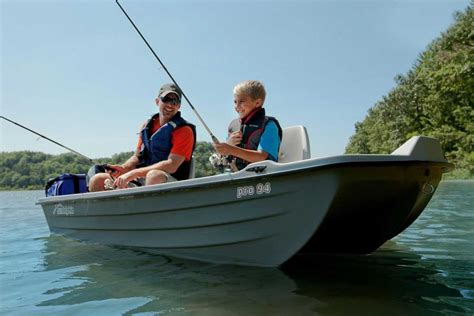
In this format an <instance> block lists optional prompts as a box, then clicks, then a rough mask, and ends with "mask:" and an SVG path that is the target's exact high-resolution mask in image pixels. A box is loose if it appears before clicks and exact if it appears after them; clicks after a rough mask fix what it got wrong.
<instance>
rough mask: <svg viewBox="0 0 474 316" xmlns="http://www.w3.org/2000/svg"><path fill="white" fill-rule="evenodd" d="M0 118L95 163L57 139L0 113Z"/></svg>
mask: <svg viewBox="0 0 474 316" xmlns="http://www.w3.org/2000/svg"><path fill="white" fill-rule="evenodd" d="M0 118H2V119H4V120H6V121H8V122H10V123H13V124H15V125H17V126H20V127H21V128H24V129H26V130H27V131H29V132H31V133H33V134H36V135H38V136H39V137H42V138H44V139H46V140H49V141H50V142H52V143H55V144H56V145H59V146H61V147H62V148H65V149H67V150H69V151H70V152H72V153H74V154H76V155H78V156H80V157H82V158H85V159H87V160H89V162H92V163H96V162H95V161H94V160H92V159H91V158H89V157H87V156H84V155H83V154H81V153H79V152H77V151H75V150H74V149H72V148H69V147H67V146H64V145H63V144H61V143H58V142H57V141H55V140H52V139H51V138H49V137H46V136H44V135H41V134H40V133H38V132H35V131H34V130H32V129H29V128H28V127H26V126H23V125H21V124H20V123H17V122H15V121H12V120H10V119H8V118H6V117H5V116H2V115H0Z"/></svg>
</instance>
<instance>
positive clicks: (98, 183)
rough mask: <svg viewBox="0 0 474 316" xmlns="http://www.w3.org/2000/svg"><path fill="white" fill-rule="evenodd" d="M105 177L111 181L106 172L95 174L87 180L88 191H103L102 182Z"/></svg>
mask: <svg viewBox="0 0 474 316" xmlns="http://www.w3.org/2000/svg"><path fill="white" fill-rule="evenodd" d="M107 179H110V180H111V181H113V180H112V177H111V176H110V175H109V174H108V173H97V174H95V175H94V176H93V177H92V178H91V179H90V181H89V192H97V191H104V190H105V188H104V182H105V180H107Z"/></svg>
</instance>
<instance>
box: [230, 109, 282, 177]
mask: <svg viewBox="0 0 474 316" xmlns="http://www.w3.org/2000/svg"><path fill="white" fill-rule="evenodd" d="M269 121H272V122H274V123H275V124H276V126H277V128H278V136H279V137H280V142H281V140H282V137H283V131H282V129H281V126H280V123H278V121H277V119H276V118H274V117H271V116H265V109H264V108H260V109H257V110H256V111H254V112H252V113H250V114H249V115H248V116H247V117H246V118H244V119H235V120H233V121H232V122H230V124H229V136H230V134H231V133H233V132H236V131H239V130H240V131H241V132H242V141H241V142H240V144H239V145H237V146H238V147H241V148H245V149H251V150H257V149H258V145H259V144H260V138H261V137H262V133H263V131H264V130H265V126H267V124H268V122H269ZM273 158H274V159H278V157H273ZM235 163H236V166H237V168H238V169H239V170H242V169H243V168H245V167H246V166H247V165H248V164H249V162H248V161H246V160H243V159H240V158H236V161H235Z"/></svg>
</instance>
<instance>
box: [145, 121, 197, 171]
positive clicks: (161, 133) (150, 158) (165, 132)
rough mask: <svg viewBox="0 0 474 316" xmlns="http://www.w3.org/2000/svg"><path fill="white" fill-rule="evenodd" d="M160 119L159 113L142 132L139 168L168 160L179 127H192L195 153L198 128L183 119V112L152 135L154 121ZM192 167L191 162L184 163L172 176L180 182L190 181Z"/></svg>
mask: <svg viewBox="0 0 474 316" xmlns="http://www.w3.org/2000/svg"><path fill="white" fill-rule="evenodd" d="M158 119H159V113H157V114H155V115H153V116H152V117H151V118H150V119H149V120H148V122H147V123H146V125H145V127H144V128H143V129H142V130H141V132H140V134H141V138H142V150H141V152H140V155H139V159H140V163H139V165H138V166H139V167H143V166H150V165H152V164H155V163H157V162H160V161H163V160H166V159H168V156H169V154H170V152H171V148H172V147H173V144H172V142H171V134H172V132H173V131H174V130H175V129H177V128H178V127H182V126H189V127H191V129H192V131H193V136H194V143H193V151H194V148H195V146H196V126H194V125H193V124H191V123H189V122H187V121H186V120H185V119H183V118H182V117H181V112H177V113H176V114H175V116H173V118H172V119H171V120H170V121H169V122H168V123H166V124H164V125H163V126H161V127H160V128H159V129H158V130H157V131H156V132H155V133H153V134H151V132H152V128H153V121H154V120H158ZM190 165H191V164H190V161H186V160H185V161H183V163H182V164H181V166H179V168H178V170H177V171H176V172H175V173H173V174H171V175H172V176H173V177H175V178H176V179H178V180H185V179H188V177H189V168H190Z"/></svg>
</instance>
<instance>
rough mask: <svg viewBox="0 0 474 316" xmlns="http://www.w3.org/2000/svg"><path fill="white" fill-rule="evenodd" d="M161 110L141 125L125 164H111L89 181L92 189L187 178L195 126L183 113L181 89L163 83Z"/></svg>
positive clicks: (158, 100)
mask: <svg viewBox="0 0 474 316" xmlns="http://www.w3.org/2000/svg"><path fill="white" fill-rule="evenodd" d="M155 102H156V105H157V106H158V109H159V112H158V113H157V114H155V115H153V116H152V117H151V118H150V119H149V120H148V121H147V122H146V123H145V124H144V125H143V127H142V130H141V131H140V136H139V139H138V145H137V149H136V151H135V153H134V154H133V155H132V156H131V157H130V158H129V159H128V160H127V161H126V162H125V163H124V164H123V165H108V166H107V167H106V169H108V172H105V173H98V174H96V175H94V176H93V177H92V178H91V179H90V181H89V191H91V192H94V191H103V190H105V189H114V188H120V189H123V188H127V187H129V184H130V183H131V182H132V181H133V183H138V184H139V185H151V184H158V183H164V182H171V181H177V180H184V179H187V178H188V176H189V168H190V164H191V156H192V153H193V150H194V147H195V145H196V128H195V126H194V125H192V124H190V123H188V122H187V121H186V120H184V119H183V118H182V117H181V112H180V111H179V109H180V108H181V91H180V90H179V88H178V87H177V86H176V85H175V84H172V83H168V84H165V85H163V86H162V87H161V88H160V91H159V93H158V98H156V99H155Z"/></svg>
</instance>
